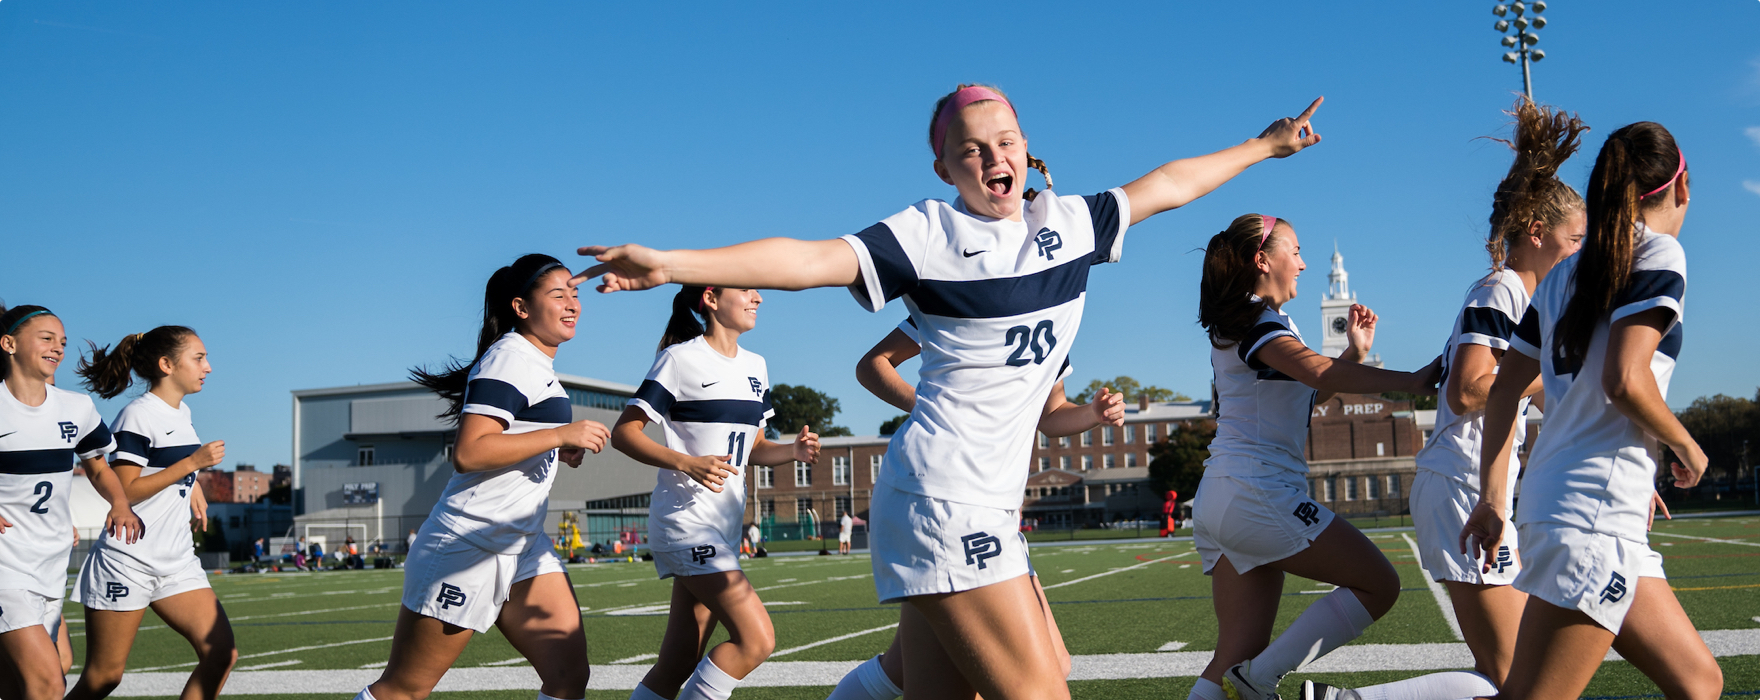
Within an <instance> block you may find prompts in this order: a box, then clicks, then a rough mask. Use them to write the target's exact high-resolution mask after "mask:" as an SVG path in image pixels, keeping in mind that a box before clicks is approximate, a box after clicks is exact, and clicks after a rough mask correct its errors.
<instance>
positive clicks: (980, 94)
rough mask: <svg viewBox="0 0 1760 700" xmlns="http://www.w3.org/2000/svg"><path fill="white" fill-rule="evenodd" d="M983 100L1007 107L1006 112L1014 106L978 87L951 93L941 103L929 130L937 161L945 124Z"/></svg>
mask: <svg viewBox="0 0 1760 700" xmlns="http://www.w3.org/2000/svg"><path fill="white" fill-rule="evenodd" d="M984 100H996V101H997V102H1001V103H1002V104H1004V105H1007V106H1008V111H1010V112H1013V111H1014V105H1012V104H1009V103H1008V99H1007V98H1004V97H1003V96H1002V95H999V94H997V92H996V91H995V90H991V89H990V88H987V87H981V86H978V85H973V86H971V87H968V88H961V89H960V90H959V91H958V92H955V93H953V96H952V97H949V98H947V101H946V102H943V103H941V111H940V112H937V113H936V114H935V124H934V125H933V126H931V127H930V129H929V140H930V141H933V142H934V143H933V144H932V145H933V146H934V147H935V158H936V159H937V160H939V159H940V158H941V149H942V147H943V146H942V141H944V140H946V139H947V122H949V121H952V120H953V115H955V114H959V111H960V110H962V109H965V108H966V105H969V104H971V103H973V102H982V101H984Z"/></svg>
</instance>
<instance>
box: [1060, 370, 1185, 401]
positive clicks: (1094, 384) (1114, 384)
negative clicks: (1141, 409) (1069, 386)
mask: <svg viewBox="0 0 1760 700" xmlns="http://www.w3.org/2000/svg"><path fill="white" fill-rule="evenodd" d="M1101 387H1107V388H1110V389H1112V391H1113V393H1115V394H1124V400H1125V401H1127V402H1129V401H1136V400H1138V398H1140V397H1144V396H1147V397H1148V398H1149V400H1150V401H1190V400H1192V397H1190V396H1186V395H1185V394H1182V393H1180V392H1177V391H1174V390H1172V389H1163V388H1161V387H1158V386H1155V385H1153V384H1151V385H1149V386H1143V385H1142V383H1141V382H1138V381H1137V380H1135V379H1132V378H1130V377H1128V376H1125V375H1122V374H1121V375H1119V376H1117V377H1113V378H1112V380H1111V381H1106V380H1104V379H1096V380H1094V381H1091V382H1088V388H1086V389H1083V390H1082V393H1080V394H1076V397H1075V398H1074V399H1072V400H1073V401H1075V402H1076V403H1088V402H1089V401H1093V400H1094V396H1095V395H1097V394H1099V393H1100V388H1101Z"/></svg>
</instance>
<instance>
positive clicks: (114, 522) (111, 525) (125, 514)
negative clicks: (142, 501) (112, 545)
mask: <svg viewBox="0 0 1760 700" xmlns="http://www.w3.org/2000/svg"><path fill="white" fill-rule="evenodd" d="M104 529H105V530H109V531H110V536H111V537H115V538H119V539H121V540H122V541H124V542H127V543H129V544H134V543H135V542H136V541H138V540H139V539H140V538H141V536H142V535H145V534H147V526H146V525H145V524H143V523H142V522H141V516H138V515H135V514H134V510H133V509H130V508H129V507H128V504H127V503H123V504H120V505H115V506H111V507H110V514H109V515H108V516H105V518H104Z"/></svg>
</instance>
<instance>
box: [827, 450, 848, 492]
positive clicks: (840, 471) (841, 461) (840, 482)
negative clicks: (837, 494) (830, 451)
mask: <svg viewBox="0 0 1760 700" xmlns="http://www.w3.org/2000/svg"><path fill="white" fill-rule="evenodd" d="M831 485H832V486H848V485H849V457H832V458H831Z"/></svg>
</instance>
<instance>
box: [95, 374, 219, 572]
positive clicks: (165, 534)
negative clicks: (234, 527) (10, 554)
mask: <svg viewBox="0 0 1760 700" xmlns="http://www.w3.org/2000/svg"><path fill="white" fill-rule="evenodd" d="M179 403H180V405H179V406H178V407H177V408H172V407H171V405H170V404H167V403H165V400H164V399H161V398H159V397H158V396H157V395H155V394H154V393H153V392H150V391H149V392H147V393H145V394H141V396H140V398H137V399H135V400H133V401H130V402H128V405H127V406H123V407H122V412H121V413H118V414H116V422H115V425H114V430H115V432H116V453H115V454H113V455H111V457H110V459H111V461H112V462H113V463H122V462H127V463H129V464H133V465H136V466H139V467H140V468H141V476H142V477H147V476H152V475H154V474H157V473H159V472H162V471H164V470H165V469H166V468H167V467H170V466H171V465H173V464H176V463H178V462H181V461H183V459H184V458H185V457H188V456H190V455H191V454H193V453H194V452H195V451H196V449H198V448H200V447H201V446H202V441H201V438H198V437H196V429H195V426H193V425H190V419H189V402H188V401H182V402H179ZM197 488H200V487H199V486H197V485H196V475H195V472H191V473H189V474H188V475H186V476H184V477H183V478H182V479H179V480H178V481H177V482H176V483H174V484H172V485H170V486H167V487H165V488H163V489H160V490H159V492H158V493H155V494H153V495H151V496H148V497H147V499H146V500H144V501H141V502H139V503H136V504H134V513H135V515H138V516H140V518H141V524H142V525H143V526H144V527H145V528H146V534H145V535H143V536H142V537H141V538H140V539H138V540H135V542H134V544H129V543H128V541H127V540H123V539H117V538H115V537H111V536H110V533H109V532H105V533H104V534H102V535H99V536H98V543H97V544H96V545H94V547H95V548H98V549H103V550H105V551H106V553H113V554H115V555H118V556H120V557H122V558H124V559H127V560H129V561H128V563H129V564H131V565H132V566H133V567H134V568H137V569H139V570H140V571H142V572H144V573H147V574H149V575H152V576H169V575H171V574H173V573H177V572H181V571H184V570H186V569H188V568H189V562H190V561H191V560H194V559H196V553H195V551H196V550H195V540H194V538H193V537H192V536H191V534H190V525H189V519H190V509H189V493H190V491H193V490H195V489H197Z"/></svg>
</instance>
